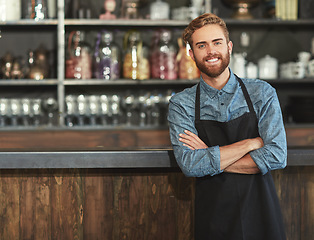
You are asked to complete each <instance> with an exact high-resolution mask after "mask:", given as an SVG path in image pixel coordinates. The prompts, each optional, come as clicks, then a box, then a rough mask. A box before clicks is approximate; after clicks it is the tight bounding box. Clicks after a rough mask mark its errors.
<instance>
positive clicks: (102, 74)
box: [93, 31, 120, 80]
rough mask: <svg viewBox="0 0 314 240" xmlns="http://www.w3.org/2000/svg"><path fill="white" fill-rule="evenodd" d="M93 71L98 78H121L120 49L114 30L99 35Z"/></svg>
mask: <svg viewBox="0 0 314 240" xmlns="http://www.w3.org/2000/svg"><path fill="white" fill-rule="evenodd" d="M93 72H94V74H93V75H94V77H95V78H97V79H105V80H114V79H118V78H120V50H119V48H118V46H117V45H116V44H115V43H114V42H113V34H112V32H108V31H103V32H102V33H100V34H99V35H98V40H97V43H96V46H95V53H94V57H93Z"/></svg>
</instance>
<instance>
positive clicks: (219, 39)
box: [213, 38, 223, 42]
mask: <svg viewBox="0 0 314 240" xmlns="http://www.w3.org/2000/svg"><path fill="white" fill-rule="evenodd" d="M222 40H223V38H216V39H214V40H213V42H217V41H222Z"/></svg>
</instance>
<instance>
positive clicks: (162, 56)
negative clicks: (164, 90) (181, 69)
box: [150, 30, 178, 80]
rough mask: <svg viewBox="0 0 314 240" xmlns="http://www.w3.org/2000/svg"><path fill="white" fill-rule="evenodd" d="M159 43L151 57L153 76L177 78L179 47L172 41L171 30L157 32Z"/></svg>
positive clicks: (167, 78)
mask: <svg viewBox="0 0 314 240" xmlns="http://www.w3.org/2000/svg"><path fill="white" fill-rule="evenodd" d="M156 36H157V44H155V46H153V49H152V54H151V58H150V64H151V76H152V78H158V79H166V80H175V79H177V78H178V67H177V61H176V57H177V48H176V47H175V45H174V44H172V43H171V32H170V30H160V31H159V32H157V35H156Z"/></svg>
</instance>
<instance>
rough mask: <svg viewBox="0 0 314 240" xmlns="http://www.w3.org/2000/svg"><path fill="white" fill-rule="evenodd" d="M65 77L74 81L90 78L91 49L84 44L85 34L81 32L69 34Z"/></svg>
mask: <svg viewBox="0 0 314 240" xmlns="http://www.w3.org/2000/svg"><path fill="white" fill-rule="evenodd" d="M65 77H66V78H75V79H91V78H92V58H91V48H90V46H89V45H88V44H87V43H86V42H85V33H84V32H82V31H73V32H71V33H70V36H69V43H68V59H67V61H66V71H65Z"/></svg>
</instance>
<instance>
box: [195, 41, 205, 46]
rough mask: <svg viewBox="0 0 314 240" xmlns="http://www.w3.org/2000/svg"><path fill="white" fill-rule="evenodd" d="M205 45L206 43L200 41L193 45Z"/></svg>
mask: <svg viewBox="0 0 314 240" xmlns="http://www.w3.org/2000/svg"><path fill="white" fill-rule="evenodd" d="M205 43H206V41H201V42H197V43H195V45H196V46H197V45H199V44H205Z"/></svg>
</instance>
